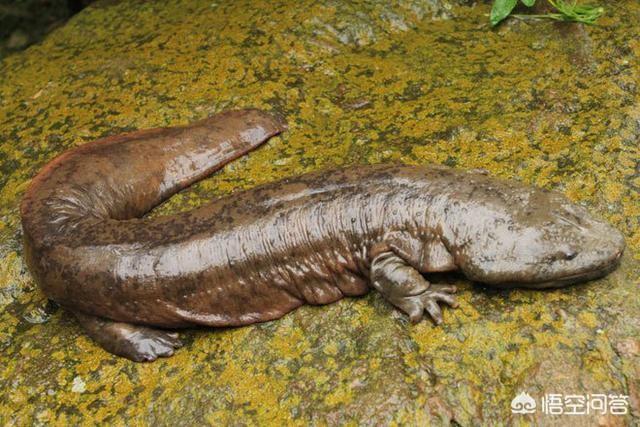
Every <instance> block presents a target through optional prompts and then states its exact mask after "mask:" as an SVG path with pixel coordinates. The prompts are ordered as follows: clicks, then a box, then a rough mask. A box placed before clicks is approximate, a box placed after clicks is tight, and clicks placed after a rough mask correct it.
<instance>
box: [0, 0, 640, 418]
mask: <svg viewBox="0 0 640 427" xmlns="http://www.w3.org/2000/svg"><path fill="white" fill-rule="evenodd" d="M366 3H367V6H366V7H362V8H361V7H355V6H348V5H347V2H344V3H342V2H338V1H331V0H323V1H320V2H312V1H306V0H305V1H299V2H286V1H280V2H278V1H276V2H267V1H237V2H212V1H210V0H209V1H188V2H187V1H184V2H179V1H168V2H162V3H160V2H114V1H104V2H102V3H98V4H97V5H94V6H92V7H90V8H88V9H86V10H85V11H83V12H82V13H80V14H79V15H78V16H76V17H75V18H73V19H72V20H71V21H70V22H69V23H68V24H67V25H66V26H64V27H63V28H61V29H59V30H57V31H55V32H54V33H53V34H52V35H50V36H49V37H48V38H47V39H46V40H45V41H44V42H43V43H42V44H41V45H37V46H34V47H31V48H30V49H28V50H27V51H26V52H24V53H21V54H18V55H15V56H12V57H10V58H7V59H6V60H5V61H4V62H3V63H1V64H0V170H1V171H2V174H1V175H0V349H1V350H2V352H1V353H0V423H1V424H25V423H35V424H47V423H50V422H55V423H58V424H62V423H72V424H79V423H92V422H105V423H107V422H108V423H117V424H125V423H127V424H128V423H140V422H143V421H144V422H147V423H154V424H159V425H190V424H193V423H202V422H209V423H215V424H233V425H246V424H251V425H253V424H259V425H264V424H271V425H281V424H285V423H286V424H288V423H294V424H307V423H313V424H318V425H342V424H345V423H346V424H365V425H367V424H370V425H378V424H392V423H401V424H419V425H427V424H428V423H432V424H436V425H438V424H443V425H448V424H455V425H457V424H459V425H480V424H514V425H524V424H526V423H529V422H533V423H536V424H544V425H569V424H578V425H626V424H632V423H638V421H639V420H640V350H639V348H640V333H639V326H640V298H638V290H639V282H640V228H639V224H638V223H639V216H640V197H639V194H638V193H639V190H640V163H639V162H640V153H639V148H638V147H639V143H638V141H639V136H640V92H639V87H638V76H640V63H639V61H638V58H639V57H640V42H639V41H638V38H637V34H638V28H639V27H638V22H640V4H638V2H636V1H633V0H626V1H620V2H607V4H606V7H607V14H606V16H604V17H603V18H601V19H600V20H599V21H598V25H596V26H591V27H587V26H581V25H572V24H555V23H549V22H541V21H536V22H533V21H527V22H523V21H518V20H509V21H508V22H506V23H505V25H502V26H500V27H499V28H498V29H491V28H489V25H488V17H487V14H488V12H489V7H490V6H489V5H488V4H478V5H475V6H469V5H468V4H467V3H468V2H463V1H461V2H451V3H445V2H444V1H438V0H431V1H419V0H395V1H387V0H376V1H372V2H366ZM294 4H295V6H294ZM247 106H255V107H259V108H264V109H267V110H275V111H278V112H280V113H282V114H284V115H285V116H286V117H287V120H288V122H289V125H290V130H289V131H288V132H287V133H286V134H285V135H283V136H281V137H278V138H274V139H273V140H271V141H270V142H269V143H268V144H267V145H266V146H265V147H263V148H261V149H259V150H257V151H255V152H253V153H251V155H249V156H248V157H246V158H243V159H240V160H238V161H236V162H235V163H234V164H233V165H230V166H229V167H227V168H225V169H224V170H223V171H221V172H220V173H218V174H216V175H215V176H213V177H212V178H210V179H207V180H205V181H203V182H201V183H199V184H198V185H196V186H194V187H193V188H191V189H189V190H187V191H184V192H183V193H181V194H179V195H177V196H176V197H174V198H173V199H172V200H171V201H170V202H169V203H167V204H165V205H163V206H162V207H161V208H159V209H158V210H157V211H156V212H155V213H154V214H156V215H157V214H163V213H169V212H175V211H178V210H183V209H190V208H192V207H194V206H197V205H199V204H201V203H205V202H206V200H207V199H211V198H213V197H217V196H219V195H221V194H224V193H228V192H231V191H235V190H237V189H243V188H249V187H251V186H254V185H256V184H259V183H263V182H268V181H271V180H275V179H278V178H282V177H285V176H290V175H294V174H299V173H302V172H307V171H312V170H316V169H319V168H322V167H327V166H332V165H338V164H349V163H376V162H387V161H402V162H406V163H411V164H419V163H442V164H446V165H450V166H456V167H461V168H486V169H488V170H489V171H491V173H493V174H495V175H498V176H502V177H508V178H513V179H519V180H522V181H525V182H528V183H532V184H535V185H539V186H542V187H546V188H550V189H557V190H560V191H563V192H564V193H566V194H567V195H568V196H569V197H570V198H571V199H573V200H575V201H578V202H580V203H583V204H585V205H587V206H589V207H590V209H591V210H592V211H594V212H596V213H598V214H599V215H601V216H603V217H605V218H607V219H608V220H610V221H611V222H612V223H614V224H616V225H617V226H618V227H619V228H620V229H621V230H622V231H623V232H624V233H625V235H626V237H627V243H628V250H627V252H626V254H625V256H624V259H623V262H622V266H621V268H619V269H618V270H617V271H616V272H614V273H613V274H612V275H610V276H609V277H607V278H606V279H603V280H599V281H595V282H591V283H588V284H585V285H580V286H575V287H571V288H568V289H561V290H553V291H548V292H536V291H524V290H523V291H519V290H518V291H511V292H506V291H492V290H489V289H486V288H482V287H479V286H477V285H472V284H471V283H469V282H467V281H464V280H462V279H460V278H456V277H453V278H450V277H447V278H443V280H451V281H455V282H456V283H457V284H458V285H459V286H460V287H461V289H462V290H461V292H460V294H459V301H460V303H461V307H460V308H459V309H457V310H446V312H445V324H444V325H443V326H441V327H434V326H433V325H432V324H431V323H429V322H423V323H421V324H419V325H416V326H412V325H410V324H408V323H407V320H406V319H405V318H404V317H403V316H402V315H400V314H398V313H397V312H395V311H394V310H393V309H392V308H391V307H390V306H389V305H388V304H386V303H385V302H384V301H383V300H382V299H381V297H380V296H378V295H376V294H373V293H372V294H370V295H369V296H367V297H365V298H362V299H358V300H354V299H348V300H343V301H341V302H339V303H337V304H333V305H330V306H325V307H304V308H302V309H299V310H297V311H296V312H294V313H291V314H290V315H287V316H286V317H285V318H283V319H281V320H278V321H274V322H269V323H265V324H261V325H256V326H252V327H245V328H240V329H228V330H217V331H205V330H202V331H195V330H194V331H188V332H186V333H184V334H183V336H184V339H185V341H186V343H187V344H186V346H185V347H184V348H183V349H181V350H180V351H178V352H177V354H176V355H175V356H174V357H172V358H169V359H164V360H160V361H158V362H155V363H152V364H135V363H132V362H129V361H127V360H124V359H121V358H117V357H113V356H111V355H109V354H107V353H105V352H104V351H102V350H101V349H100V348H98V347H97V346H96V345H94V344H93V343H92V342H91V341H90V340H89V339H88V338H87V337H85V336H84V335H83V334H82V332H81V331H80V329H79V327H78V326H77V324H76V322H75V321H74V319H73V318H72V317H71V316H69V315H68V314H66V313H64V312H63V311H62V310H60V309H58V308H57V307H56V306H55V305H54V304H52V303H48V302H47V300H46V299H45V298H44V296H43V295H42V293H41V292H40V291H39V290H38V289H37V287H36V286H35V284H34V283H33V281H32V279H31V278H30V276H29V274H28V272H27V271H26V269H25V265H24V262H23V259H22V256H21V242H20V239H21V235H20V225H19V213H18V204H19V201H20V199H21V196H22V194H23V193H24V191H25V188H26V187H27V185H28V184H29V180H30V179H31V178H32V177H33V176H34V174H36V173H37V171H38V170H39V169H40V168H41V167H42V166H43V165H44V164H45V163H46V162H47V161H49V160H51V159H52V158H53V157H54V156H56V155H57V154H59V153H61V152H63V151H65V150H66V149H68V148H70V147H73V146H75V145H79V144H83V143H85V142H87V141H90V140H92V139H95V138H98V137H101V136H105V135H109V134H113V133H118V132H122V131H127V130H132V129H138V128H148V127H156V126H169V125H177V124H182V123H186V122H189V121H192V120H196V119H199V118H202V117H205V116H207V115H209V114H212V113H214V112H217V111H220V110H223V109H227V108H236V107H238V108H239V107H247ZM522 391H526V392H528V393H529V394H531V395H532V396H534V397H535V398H536V399H540V397H542V396H543V395H544V394H545V393H563V394H581V395H585V394H591V393H606V394H609V393H613V394H624V395H629V396H630V406H629V411H630V413H629V414H627V415H625V416H613V415H599V414H590V415H588V416H566V415H565V416H560V417H552V416H549V415H544V414H542V412H541V410H540V409H539V410H538V411H537V412H536V413H535V414H533V415H527V416H523V415H513V414H512V413H511V410H510V402H511V399H512V398H514V397H515V396H516V395H517V394H519V393H520V392H522ZM538 403H539V401H538Z"/></svg>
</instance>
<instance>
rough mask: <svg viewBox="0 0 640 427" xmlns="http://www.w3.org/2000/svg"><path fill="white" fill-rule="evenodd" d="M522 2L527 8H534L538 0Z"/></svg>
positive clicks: (523, 0)
mask: <svg viewBox="0 0 640 427" xmlns="http://www.w3.org/2000/svg"><path fill="white" fill-rule="evenodd" d="M520 1H522V3H524V5H525V6H527V7H531V6H533V5H534V4H535V2H536V0H520Z"/></svg>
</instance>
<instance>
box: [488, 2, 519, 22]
mask: <svg viewBox="0 0 640 427" xmlns="http://www.w3.org/2000/svg"><path fill="white" fill-rule="evenodd" d="M517 2H518V0H494V2H493V7H492V8H491V16H490V18H489V20H490V21H491V26H492V27H495V26H496V25H498V23H499V22H500V21H502V20H503V19H504V18H506V17H507V16H509V14H510V13H511V11H512V10H513V8H514V7H516V3H517Z"/></svg>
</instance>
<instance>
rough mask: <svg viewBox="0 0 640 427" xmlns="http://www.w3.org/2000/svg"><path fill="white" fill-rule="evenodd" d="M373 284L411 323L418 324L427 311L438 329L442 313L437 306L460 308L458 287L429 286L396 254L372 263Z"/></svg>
mask: <svg viewBox="0 0 640 427" xmlns="http://www.w3.org/2000/svg"><path fill="white" fill-rule="evenodd" d="M371 282H372V284H373V287H374V288H375V289H376V290H378V291H379V292H380V293H381V294H382V295H383V296H384V297H385V299H386V300H387V301H389V302H390V303H391V304H393V305H394V306H395V307H397V308H399V309H400V310H402V311H403V312H405V313H406V314H407V315H408V316H409V319H410V320H411V322H412V323H417V322H419V321H420V319H422V315H423V313H424V311H425V310H426V311H427V313H429V315H430V316H431V318H432V319H433V320H434V321H435V322H436V324H438V325H439V324H440V323H442V312H441V311H440V306H439V305H438V303H439V302H444V303H447V304H448V305H450V306H451V307H457V306H458V303H457V302H456V300H455V297H454V296H453V295H452V294H453V293H454V292H455V291H456V287H455V286H452V285H434V284H431V283H429V282H428V281H426V280H425V278H424V277H422V275H421V274H420V273H419V272H418V270H416V269H415V268H413V267H412V266H410V265H409V264H408V263H407V262H405V261H404V260H403V259H402V258H400V257H399V256H398V255H396V254H395V253H393V252H383V253H381V254H379V255H377V256H376V257H375V258H374V259H373V261H372V263H371Z"/></svg>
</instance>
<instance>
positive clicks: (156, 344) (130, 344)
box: [74, 312, 182, 362]
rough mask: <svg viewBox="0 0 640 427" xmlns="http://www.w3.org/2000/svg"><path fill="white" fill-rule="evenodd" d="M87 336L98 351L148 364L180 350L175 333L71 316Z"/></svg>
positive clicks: (87, 317) (82, 315)
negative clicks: (99, 349)
mask: <svg viewBox="0 0 640 427" xmlns="http://www.w3.org/2000/svg"><path fill="white" fill-rule="evenodd" d="M74 314H75V316H76V318H77V319H78V321H79V322H80V324H81V325H82V327H83V328H84V330H85V331H86V332H87V334H88V335H89V336H90V337H91V338H92V339H93V340H94V341H95V342H96V343H98V344H99V345H100V346H101V347H102V348H104V349H105V350H107V351H108V352H110V353H113V354H116V355H118V356H123V357H126V358H127V359H130V360H133V361H134V362H151V361H154V360H156V359H157V358H158V357H169V356H171V355H173V352H174V350H175V349H177V348H180V347H182V343H181V342H180V340H179V339H178V334H177V333H174V332H168V331H163V330H160V329H153V328H148V327H145V326H138V325H132V324H130V323H122V322H113V321H111V320H107V319H103V318H100V317H95V316H90V315H87V314H83V313H78V312H76V313H74Z"/></svg>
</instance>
